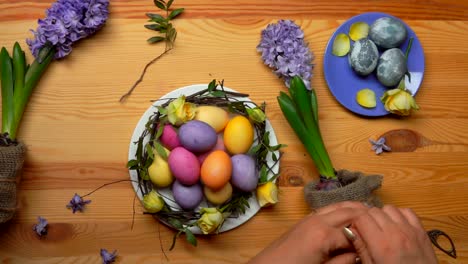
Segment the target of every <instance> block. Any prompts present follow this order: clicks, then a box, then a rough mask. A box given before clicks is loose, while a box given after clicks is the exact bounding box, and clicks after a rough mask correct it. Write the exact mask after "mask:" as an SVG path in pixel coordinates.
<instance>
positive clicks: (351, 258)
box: [325, 252, 358, 264]
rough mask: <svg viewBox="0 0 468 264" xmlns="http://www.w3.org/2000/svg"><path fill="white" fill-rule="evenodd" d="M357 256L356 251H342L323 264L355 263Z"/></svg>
mask: <svg viewBox="0 0 468 264" xmlns="http://www.w3.org/2000/svg"><path fill="white" fill-rule="evenodd" d="M357 257H358V256H357V254H356V253H351V252H349V253H344V254H341V255H337V256H335V257H333V258H331V259H329V260H328V261H326V262H325V264H355V263H357V261H356V258H357Z"/></svg>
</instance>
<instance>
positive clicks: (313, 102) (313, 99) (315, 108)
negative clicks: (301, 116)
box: [310, 89, 319, 126]
mask: <svg viewBox="0 0 468 264" xmlns="http://www.w3.org/2000/svg"><path fill="white" fill-rule="evenodd" d="M310 107H311V111H312V116H313V117H314V120H315V123H316V124H317V126H318V124H319V119H318V103H317V94H316V93H315V89H312V90H311V91H310Z"/></svg>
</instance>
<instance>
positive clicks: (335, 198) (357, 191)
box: [304, 170, 383, 209]
mask: <svg viewBox="0 0 468 264" xmlns="http://www.w3.org/2000/svg"><path fill="white" fill-rule="evenodd" d="M336 176H337V178H338V180H339V183H340V185H341V187H339V188H336V189H333V190H328V191H326V190H318V189H317V184H318V182H310V183H308V184H307V185H306V186H305V187H304V195H305V200H306V202H307V203H308V204H309V206H310V207H311V208H312V209H318V208H320V207H324V206H327V205H330V204H334V203H338V202H342V201H360V202H366V203H368V204H369V205H371V206H376V207H382V206H383V204H382V202H381V201H380V199H379V198H378V197H377V196H376V195H375V194H374V193H373V192H374V191H375V190H377V189H379V188H380V186H381V185H382V179H383V177H382V176H381V175H364V174H363V173H361V172H353V171H348V170H339V171H338V172H337V175H336Z"/></svg>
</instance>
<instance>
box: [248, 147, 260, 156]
mask: <svg viewBox="0 0 468 264" xmlns="http://www.w3.org/2000/svg"><path fill="white" fill-rule="evenodd" d="M261 147H262V144H258V145H255V146H254V147H252V148H251V149H250V150H249V154H250V155H256V154H257V152H258V151H259V150H260V148H261Z"/></svg>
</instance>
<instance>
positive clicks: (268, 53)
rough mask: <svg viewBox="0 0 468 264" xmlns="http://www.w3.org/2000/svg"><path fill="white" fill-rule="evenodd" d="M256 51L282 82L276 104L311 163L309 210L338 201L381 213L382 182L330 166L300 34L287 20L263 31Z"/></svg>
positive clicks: (309, 56) (306, 49)
mask: <svg viewBox="0 0 468 264" xmlns="http://www.w3.org/2000/svg"><path fill="white" fill-rule="evenodd" d="M257 50H258V51H259V52H261V53H262V59H263V61H264V63H265V64H266V65H268V66H269V67H270V68H272V69H273V70H274V72H275V73H276V75H277V76H278V77H279V78H282V79H283V80H284V81H285V83H286V86H287V87H288V88H289V89H288V91H289V94H288V93H285V92H280V95H279V96H278V103H279V106H280V108H281V111H282V112H283V114H284V116H285V118H286V119H287V121H288V123H289V124H290V126H291V127H292V128H293V130H294V132H295V133H296V135H297V136H298V138H299V139H300V140H301V142H302V144H303V145H304V147H305V149H306V151H307V152H308V153H309V155H310V157H311V158H312V160H313V161H314V163H315V166H316V167H317V169H318V172H319V174H320V178H319V180H318V181H313V182H310V183H308V184H307V185H306V186H305V187H304V195H305V200H306V201H307V203H308V204H309V205H310V207H311V208H312V209H317V208H320V207H323V206H326V205H329V204H332V203H337V202H340V201H361V202H366V203H368V204H369V205H371V206H378V207H381V206H382V203H381V201H380V200H379V198H378V197H377V196H375V195H374V194H373V192H374V190H376V189H378V188H380V186H381V184H382V176H380V175H365V174H363V173H361V172H358V171H348V170H338V171H336V170H335V169H334V167H333V165H332V162H331V160H330V157H329V155H328V152H327V150H326V148H325V145H324V143H323V139H322V135H321V133H320V128H319V119H318V106H317V96H316V93H315V90H314V89H312V88H311V82H310V81H311V78H312V70H313V64H312V61H313V58H314V56H313V54H312V53H311V51H310V49H309V47H308V44H307V43H306V42H305V41H304V32H303V31H302V30H301V28H300V27H299V26H298V25H296V24H295V23H294V22H293V21H290V20H280V21H278V23H275V24H270V25H268V26H267V28H266V29H265V30H263V31H262V36H261V41H260V44H259V45H258V46H257Z"/></svg>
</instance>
